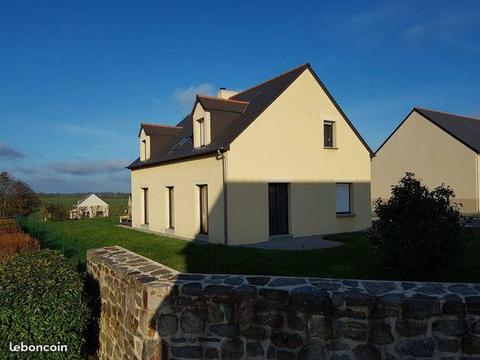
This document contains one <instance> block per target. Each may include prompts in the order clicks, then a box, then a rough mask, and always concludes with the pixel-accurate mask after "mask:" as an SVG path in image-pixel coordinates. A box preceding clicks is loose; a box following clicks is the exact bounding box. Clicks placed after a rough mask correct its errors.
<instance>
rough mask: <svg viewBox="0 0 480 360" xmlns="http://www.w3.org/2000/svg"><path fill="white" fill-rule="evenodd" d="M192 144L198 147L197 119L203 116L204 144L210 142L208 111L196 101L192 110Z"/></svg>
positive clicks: (198, 127) (198, 125)
mask: <svg viewBox="0 0 480 360" xmlns="http://www.w3.org/2000/svg"><path fill="white" fill-rule="evenodd" d="M192 118H193V146H194V147H200V146H201V145H200V124H199V122H198V120H199V119H202V118H203V123H204V129H205V146H206V145H208V144H210V142H211V137H212V135H211V125H210V112H209V111H205V109H204V108H203V106H202V105H201V104H200V103H199V102H197V105H196V106H195V110H194V111H193V116H192Z"/></svg>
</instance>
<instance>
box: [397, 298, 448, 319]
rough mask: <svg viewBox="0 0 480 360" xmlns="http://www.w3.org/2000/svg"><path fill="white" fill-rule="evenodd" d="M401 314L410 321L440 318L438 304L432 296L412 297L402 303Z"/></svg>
mask: <svg viewBox="0 0 480 360" xmlns="http://www.w3.org/2000/svg"><path fill="white" fill-rule="evenodd" d="M403 313H404V315H405V316H406V317H409V318H412V319H428V318H430V317H433V316H440V314H441V312H440V302H439V301H438V299H437V298H435V297H433V296H426V295H418V294H417V295H414V296H412V297H411V298H407V299H406V300H405V301H404V303H403Z"/></svg>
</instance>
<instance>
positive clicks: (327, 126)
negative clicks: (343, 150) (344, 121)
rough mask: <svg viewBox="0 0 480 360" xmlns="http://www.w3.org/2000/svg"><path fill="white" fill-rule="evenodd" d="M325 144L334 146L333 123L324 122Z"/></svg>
mask: <svg viewBox="0 0 480 360" xmlns="http://www.w3.org/2000/svg"><path fill="white" fill-rule="evenodd" d="M323 146H326V147H333V124H331V123H324V124H323Z"/></svg>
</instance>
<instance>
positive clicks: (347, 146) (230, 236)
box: [128, 64, 371, 245]
mask: <svg viewBox="0 0 480 360" xmlns="http://www.w3.org/2000/svg"><path fill="white" fill-rule="evenodd" d="M192 100H193V99H192ZM194 100H195V101H194V106H193V108H192V111H191V113H190V114H188V115H187V116H186V117H185V118H184V119H183V120H182V121H180V122H179V123H178V124H177V125H176V126H165V125H152V124H142V125H141V127H140V132H139V146H140V148H139V150H140V157H139V158H138V159H136V160H135V161H134V162H133V163H132V164H131V165H129V167H128V168H129V169H131V193H132V226H133V227H135V228H142V229H148V230H150V231H154V232H159V233H163V234H169V235H174V236H178V237H181V238H186V239H200V240H207V241H209V242H212V243H221V244H230V245H241V244H249V243H256V242H262V241H266V240H269V239H274V238H276V237H299V236H310V235H316V234H327V233H338V232H347V231H355V230H361V229H365V228H367V227H368V226H369V225H370V155H371V151H370V149H369V147H368V145H367V144H366V143H365V141H364V140H363V139H362V137H361V136H360V134H359V133H358V132H357V130H356V129H355V128H354V126H353V125H352V123H351V122H350V120H349V119H348V118H347V116H346V115H345V114H344V113H343V111H342V109H341V108H340V107H339V106H338V104H337V103H336V102H335V100H334V99H333V97H332V96H331V95H330V93H329V92H328V90H327V89H326V87H325V86H324V85H323V83H322V82H321V81H320V79H319V78H318V77H317V75H316V74H315V72H314V71H313V69H312V68H311V66H310V65H309V64H305V65H302V66H299V67H297V68H295V69H292V70H290V71H288V72H286V73H284V74H282V75H280V76H277V77H275V78H273V79H270V80H267V81H265V82H262V83H261V84H259V85H256V86H254V87H252V88H249V89H247V90H244V91H242V92H234V91H231V90H226V89H224V88H221V89H220V91H219V93H218V96H217V97H211V96H204V95H197V96H196V98H195V99H194Z"/></svg>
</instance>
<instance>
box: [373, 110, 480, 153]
mask: <svg viewBox="0 0 480 360" xmlns="http://www.w3.org/2000/svg"><path fill="white" fill-rule="evenodd" d="M414 111H415V112H417V113H419V114H420V115H422V116H423V117H424V118H425V119H427V120H428V121H430V122H431V123H433V124H434V125H436V126H438V127H439V128H440V129H442V130H443V131H445V132H446V133H447V134H449V135H450V136H452V137H453V138H455V139H457V140H458V141H460V142H461V143H462V144H464V145H465V146H466V147H468V148H470V149H472V150H473V151H475V152H476V153H477V154H480V119H475V118H472V117H468V116H462V115H455V114H449V113H445V112H441V111H435V110H429V109H422V108H418V107H415V108H413V110H412V111H410V113H409V114H408V115H407V116H406V117H405V119H404V120H403V121H402V122H401V123H400V124H399V125H398V126H397V128H396V129H395V130H394V131H393V132H392V133H391V134H390V136H389V137H388V138H387V139H386V140H385V141H384V142H383V143H382V145H380V147H379V148H378V150H377V151H376V152H375V153H378V152H379V151H380V149H381V148H382V147H383V145H385V144H386V143H387V141H388V140H389V139H390V138H391V137H392V136H393V134H395V132H396V131H397V130H398V129H399V128H400V126H402V125H403V123H404V122H405V121H406V120H407V119H408V118H409V116H410V115H411V114H412V112H414Z"/></svg>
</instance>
